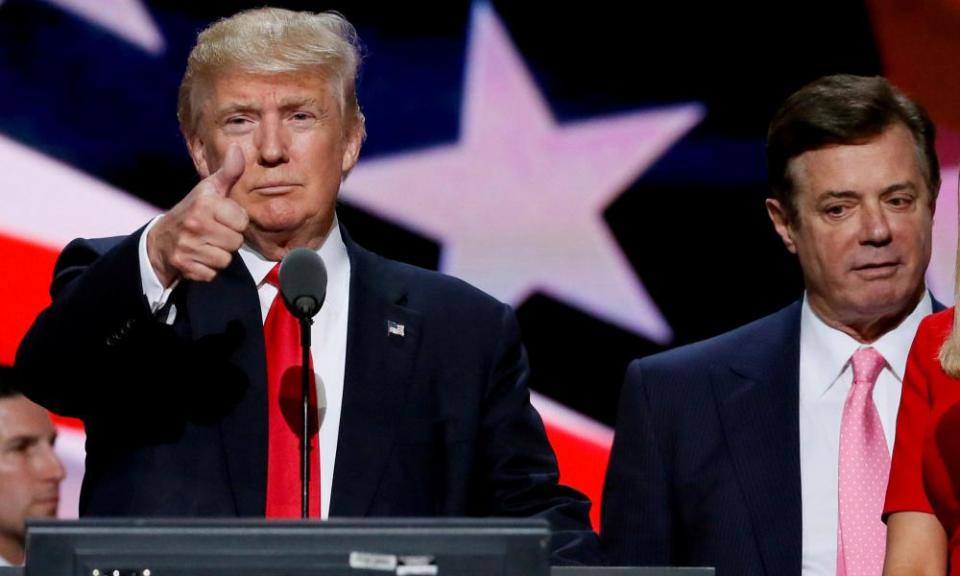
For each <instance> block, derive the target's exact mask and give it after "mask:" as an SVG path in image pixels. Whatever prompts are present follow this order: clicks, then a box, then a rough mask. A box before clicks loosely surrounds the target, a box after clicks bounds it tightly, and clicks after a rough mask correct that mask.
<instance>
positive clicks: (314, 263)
mask: <svg viewBox="0 0 960 576" xmlns="http://www.w3.org/2000/svg"><path fill="white" fill-rule="evenodd" d="M280 293H281V294H282V295H283V300H284V302H286V304H287V308H289V309H290V312H292V313H293V315H294V316H296V317H297V318H300V319H301V320H303V319H307V318H313V317H314V316H315V315H316V314H317V312H319V311H320V307H321V306H323V300H324V298H326V296H327V267H326V266H324V265H323V260H322V259H321V258H320V256H319V255H318V254H317V253H316V252H314V251H313V250H310V249H309V248H294V249H293V250H291V251H290V252H288V253H287V255H286V256H284V257H283V260H282V261H281V262H280Z"/></svg>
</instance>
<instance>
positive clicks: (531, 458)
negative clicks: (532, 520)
mask: <svg viewBox="0 0 960 576" xmlns="http://www.w3.org/2000/svg"><path fill="white" fill-rule="evenodd" d="M501 326H502V330H501V335H502V338H501V340H500V343H499V345H498V352H497V354H496V357H495V358H496V363H495V366H494V368H493V371H492V375H493V377H492V382H491V385H490V386H489V387H488V389H487V390H486V393H485V396H484V398H483V404H484V410H483V411H482V414H483V421H482V423H481V425H480V426H481V432H482V436H483V437H484V438H485V441H484V443H483V451H484V453H483V460H484V461H485V462H486V467H487V469H488V470H490V473H489V474H488V483H489V486H488V488H489V489H488V490H487V491H486V492H487V494H489V497H490V502H488V507H489V513H490V515H494V516H514V517H539V518H544V519H546V520H548V521H549V522H550V525H551V528H552V529H553V542H552V549H553V556H552V562H553V563H554V564H600V563H602V561H601V556H600V553H599V542H598V539H597V536H596V534H595V533H594V532H593V530H592V529H591V527H590V520H589V511H590V500H589V499H588V498H586V497H585V496H584V495H582V494H580V493H579V492H577V491H576V490H573V489H571V488H568V487H565V486H562V485H560V484H558V480H559V472H558V468H557V460H556V457H555V456H554V453H553V450H552V449H551V447H550V444H549V442H548V440H547V436H546V432H545V430H544V427H543V422H542V421H541V419H540V416H539V414H537V412H536V410H534V409H533V407H532V406H531V405H530V394H529V391H528V389H527V377H528V373H529V368H528V364H527V358H526V353H525V351H524V349H523V346H522V344H521V342H520V330H519V327H518V326H517V322H516V318H515V317H514V314H513V312H512V311H511V310H510V309H509V308H507V307H506V306H504V307H503V314H502V318H501Z"/></svg>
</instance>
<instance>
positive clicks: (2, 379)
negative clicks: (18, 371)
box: [0, 366, 21, 400]
mask: <svg viewBox="0 0 960 576" xmlns="http://www.w3.org/2000/svg"><path fill="white" fill-rule="evenodd" d="M20 394H21V393H20V390H19V389H18V388H17V386H16V381H15V378H14V370H13V368H11V367H9V366H0V400H3V399H4V398H13V397H15V396H20Z"/></svg>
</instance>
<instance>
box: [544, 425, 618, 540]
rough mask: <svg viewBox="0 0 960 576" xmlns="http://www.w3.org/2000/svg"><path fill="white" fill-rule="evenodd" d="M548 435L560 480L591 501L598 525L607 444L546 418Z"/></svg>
mask: <svg viewBox="0 0 960 576" xmlns="http://www.w3.org/2000/svg"><path fill="white" fill-rule="evenodd" d="M545 424H546V428H547V437H549V438H550V444H551V445H552V446H553V450H554V452H556V453H557V461H558V462H559V465H560V481H561V482H563V483H564V484H566V485H567V486H572V487H574V488H576V489H577V490H579V491H581V492H583V493H584V494H586V495H587V497H589V498H590V501H591V502H593V506H592V507H591V508H590V522H591V523H592V524H593V528H594V529H595V530H599V529H600V501H601V495H602V494H603V479H604V477H605V476H606V474H607V462H608V461H609V460H610V447H609V446H602V445H600V444H596V443H594V442H591V441H589V440H587V439H585V438H582V437H579V436H576V435H575V434H571V433H570V432H567V431H566V430H563V429H561V428H558V427H556V426H551V425H550V422H546V423H545Z"/></svg>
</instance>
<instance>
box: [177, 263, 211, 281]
mask: <svg viewBox="0 0 960 576" xmlns="http://www.w3.org/2000/svg"><path fill="white" fill-rule="evenodd" d="M180 272H181V274H182V275H183V277H184V278H186V279H187V280H194V281H197V282H212V281H213V279H214V278H216V277H217V272H218V270H214V269H213V268H210V267H209V266H207V265H206V264H202V263H200V262H196V261H194V262H189V263H188V264H186V265H185V266H184V267H183V270H181V271H180Z"/></svg>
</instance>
